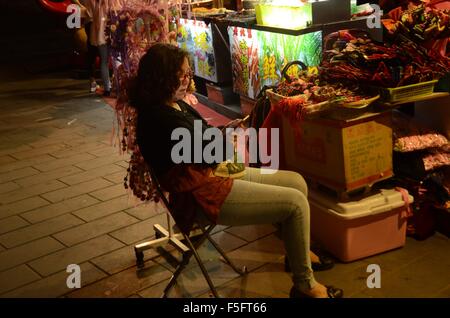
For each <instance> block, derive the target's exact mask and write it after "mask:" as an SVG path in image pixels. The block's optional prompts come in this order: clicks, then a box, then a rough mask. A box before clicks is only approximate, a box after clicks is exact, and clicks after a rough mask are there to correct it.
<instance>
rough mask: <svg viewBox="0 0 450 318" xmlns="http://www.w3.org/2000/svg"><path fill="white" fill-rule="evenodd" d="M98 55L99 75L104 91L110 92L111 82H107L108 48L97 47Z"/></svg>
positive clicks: (105, 46)
mask: <svg viewBox="0 0 450 318" xmlns="http://www.w3.org/2000/svg"><path fill="white" fill-rule="evenodd" d="M97 48H98V53H99V55H100V73H101V76H102V81H103V86H104V87H105V91H108V92H109V91H111V81H110V80H109V55H108V46H107V45H106V44H102V45H99V46H98V47H97Z"/></svg>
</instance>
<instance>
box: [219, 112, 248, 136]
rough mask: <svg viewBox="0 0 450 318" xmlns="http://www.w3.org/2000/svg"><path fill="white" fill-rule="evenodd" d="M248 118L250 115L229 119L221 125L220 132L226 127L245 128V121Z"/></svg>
mask: <svg viewBox="0 0 450 318" xmlns="http://www.w3.org/2000/svg"><path fill="white" fill-rule="evenodd" d="M249 118H250V115H247V116H245V117H244V118H239V119H234V120H232V121H229V122H228V123H227V124H225V126H223V127H222V132H223V131H224V130H226V129H227V128H233V129H236V128H242V129H245V128H246V127H245V123H246V122H247V120H248V119H249Z"/></svg>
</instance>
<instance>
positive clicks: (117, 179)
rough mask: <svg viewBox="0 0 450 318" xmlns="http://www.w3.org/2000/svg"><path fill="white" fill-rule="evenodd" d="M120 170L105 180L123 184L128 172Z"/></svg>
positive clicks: (107, 176)
mask: <svg viewBox="0 0 450 318" xmlns="http://www.w3.org/2000/svg"><path fill="white" fill-rule="evenodd" d="M115 166H118V167H120V166H119V165H116V164H115ZM120 169H121V170H120V171H119V172H116V173H112V174H108V175H106V176H104V177H103V178H104V179H106V180H108V181H111V182H112V183H114V184H118V183H120V184H123V179H124V178H125V175H126V171H125V168H123V167H120ZM0 178H1V176H0ZM0 180H1V179H0Z"/></svg>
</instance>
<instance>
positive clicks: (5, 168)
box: [0, 155, 57, 173]
mask: <svg viewBox="0 0 450 318" xmlns="http://www.w3.org/2000/svg"><path fill="white" fill-rule="evenodd" d="M54 160H57V159H55V157H52V156H49V155H42V156H37V157H34V158H30V159H28V160H18V161H16V162H12V163H8V164H5V165H1V166H0V173H6V172H11V171H13V170H18V169H21V168H25V167H30V166H34V165H44V164H49V163H50V162H52V161H54Z"/></svg>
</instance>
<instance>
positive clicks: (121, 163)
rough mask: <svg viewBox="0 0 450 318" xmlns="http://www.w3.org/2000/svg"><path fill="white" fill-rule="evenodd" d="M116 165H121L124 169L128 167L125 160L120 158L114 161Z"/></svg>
mask: <svg viewBox="0 0 450 318" xmlns="http://www.w3.org/2000/svg"><path fill="white" fill-rule="evenodd" d="M116 165H118V166H121V167H123V168H125V169H128V166H129V163H128V161H127V160H121V161H118V162H116Z"/></svg>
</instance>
